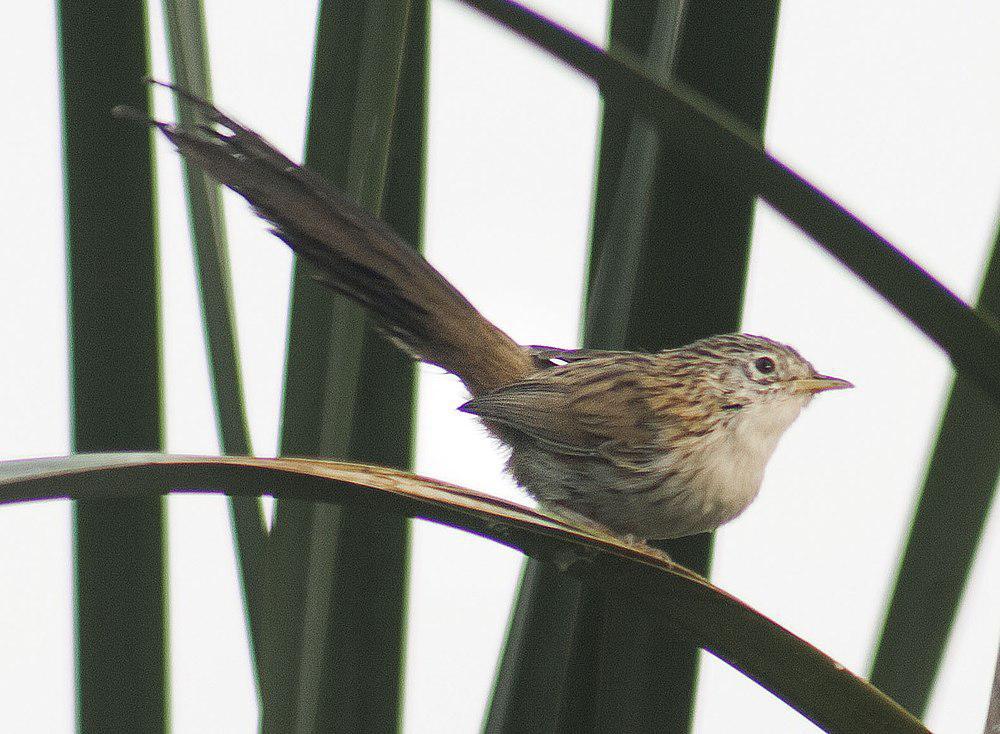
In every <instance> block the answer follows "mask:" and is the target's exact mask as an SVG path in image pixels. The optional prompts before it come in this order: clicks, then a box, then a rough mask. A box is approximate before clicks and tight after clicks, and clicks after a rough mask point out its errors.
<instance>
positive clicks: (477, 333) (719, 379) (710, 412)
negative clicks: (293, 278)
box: [126, 90, 850, 539]
mask: <svg viewBox="0 0 1000 734" xmlns="http://www.w3.org/2000/svg"><path fill="white" fill-rule="evenodd" d="M175 91H177V92H178V94H180V95H181V96H182V97H184V98H186V99H188V100H189V101H191V102H193V103H194V104H195V105H197V106H198V107H199V108H200V109H201V111H202V112H203V113H204V114H205V116H206V118H207V119H208V121H209V122H211V123H213V124H214V125H217V126H219V127H220V128H222V130H221V131H220V130H218V129H215V128H209V127H180V126H176V125H169V124H166V123H161V122H156V121H148V122H149V123H150V124H152V125H154V126H156V127H157V128H158V129H159V130H160V131H161V132H163V133H164V135H166V136H167V137H168V138H169V139H170V140H171V141H173V142H174V143H175V145H176V146H177V148H178V150H179V151H180V152H181V154H182V155H184V156H185V157H186V158H187V159H188V160H190V161H192V162H193V163H195V164H197V165H199V166H200V167H202V168H203V169H205V171H207V172H208V173H209V174H210V175H212V176H214V177H215V178H217V179H218V180H219V181H220V182H222V183H223V184H225V185H226V186H229V187H230V188H232V189H234V190H235V191H237V192H238V193H240V194H242V195H243V196H244V197H246V198H247V200H248V201H250V203H251V204H252V205H253V207H254V208H255V210H256V211H257V212H258V213H259V214H260V215H261V216H262V217H263V218H265V219H266V220H268V221H269V222H271V223H272V224H273V225H274V228H275V229H274V232H275V234H276V235H277V236H278V237H280V238H281V239H282V240H284V241H285V242H286V243H287V244H288V245H289V246H290V247H292V249H293V250H295V252H296V253H298V254H299V255H301V256H302V257H305V258H306V259H307V260H309V261H310V262H312V263H313V264H314V265H316V267H317V268H318V274H317V276H316V277H317V279H318V280H319V281H320V282H322V283H324V284H325V285H327V286H329V287H330V288H332V289H333V290H335V291H337V292H340V293H342V294H344V295H346V296H348V297H349V298H352V299H354V300H355V301H357V302H358V303H360V304H361V305H362V306H364V307H366V308H367V309H368V310H369V311H370V312H371V313H372V315H373V316H374V317H375V319H376V320H377V322H378V324H379V326H380V328H381V329H382V330H383V331H384V332H385V333H386V335H387V336H388V337H389V338H390V339H392V340H393V341H394V342H396V343H397V344H399V345H400V346H401V348H403V349H405V350H406V351H407V352H409V353H410V354H411V355H413V356H414V357H416V358H419V359H422V360H424V361H427V362H430V363H433V364H436V365H439V366H441V367H443V368H444V369H446V370H448V371H449V372H452V373H454V374H455V375H457V376H458V377H459V378H460V379H461V380H462V381H463V382H464V383H465V385H466V386H467V387H468V389H469V392H470V393H471V394H472V399H471V400H470V401H469V402H467V403H466V404H465V405H463V406H462V407H461V410H464V411H466V412H468V413H472V414H475V415H477V416H479V417H480V418H481V419H482V420H483V423H484V424H485V425H486V426H487V427H488V428H489V429H490V431H491V432H493V433H494V434H495V435H496V436H497V437H498V438H499V439H500V440H501V441H503V442H504V443H505V444H506V445H507V446H509V447H510V449H511V454H510V459H509V461H508V469H509V471H510V472H511V474H512V475H513V476H514V477H515V478H516V479H517V481H518V482H519V483H520V484H521V485H522V486H523V487H524V488H525V489H526V490H527V491H528V492H529V493H530V494H531V495H532V496H534V497H535V498H536V499H537V500H538V501H539V502H540V503H541V504H542V505H543V506H545V507H547V508H549V509H551V510H552V511H554V512H556V513H561V514H563V515H565V516H567V517H569V518H571V519H574V520H582V521H585V522H586V523H588V524H591V525H598V526H601V527H603V528H607V529H610V530H611V531H613V532H615V533H617V534H620V535H626V536H632V537H635V538H641V539H646V538H670V537H678V536H682V535H689V534H692V533H697V532H702V531H706V530H713V529H715V528H716V527H718V526H719V525H721V524H722V523H725V522H728V521H729V520H731V519H733V518H734V517H736V516H737V515H738V514H740V513H741V512H742V511H743V510H744V509H745V508H746V507H747V506H748V505H749V504H750V502H751V501H752V500H753V499H754V497H755V496H756V494H757V491H758V489H759V488H760V484H761V480H762V478H763V474H764V467H765V465H766V463H767V461H768V459H769V458H770V456H771V454H772V452H773V451H774V448H775V446H776V445H777V442H778V439H779V438H780V437H781V435H782V433H784V431H785V430H786V429H787V428H788V426H789V425H791V423H792V421H794V420H795V417H796V416H797V415H798V413H799V411H800V410H801V409H802V407H803V406H804V405H805V404H806V403H808V402H809V400H810V398H811V397H812V395H813V394H814V393H815V392H819V391H821V390H827V389H837V388H843V387H850V383H847V382H845V381H843V380H837V379H835V378H830V377H826V376H823V375H819V374H817V373H816V371H815V370H814V369H813V367H812V365H810V364H809V362H807V361H806V360H805V359H803V358H802V357H801V356H800V355H799V354H798V353H797V352H796V351H795V350H794V349H792V348H791V347H787V346H785V345H783V344H779V343H777V342H774V341H771V340H769V339H765V338H763V337H758V336H749V335H744V334H729V335H722V336H715V337H710V338H708V339H703V340H701V341H698V342H695V343H693V344H690V345H688V346H686V347H682V348H680V349H672V350H667V351H663V352H659V353H657V354H639V353H634V352H602V351H596V350H561V349H554V348H550V347H522V346H520V345H518V344H516V343H515V342H514V341H513V340H512V339H511V338H510V337H509V336H507V335H506V334H505V333H504V332H503V331H501V330H500V329H498V328H497V327H496V326H494V325H493V324H492V323H490V322H489V321H487V320H486V319H485V318H484V317H483V316H482V315H481V314H480V313H479V312H478V311H477V310H476V309H475V308H474V307H473V306H472V305H471V304H470V303H469V302H468V300H466V299H465V297H464V296H462V294H461V293H459V292H458V290H456V289H455V288H454V287H453V286H452V285H451V284H450V283H449V282H448V281H447V280H445V279H444V277H443V276H442V275H441V274H440V273H438V272H437V271H436V270H435V269H434V268H433V267H432V266H431V265H430V264H429V263H428V262H427V261H426V260H424V259H423V258H422V257H421V256H420V255H419V254H417V253H416V252H415V251H414V250H412V249H411V248H410V247H409V246H407V245H406V244H405V243H404V242H403V241H402V240H401V239H400V238H399V237H398V236H397V235H396V234H395V233H394V232H393V231H392V230H391V229H389V228H388V227H387V226H386V225H385V224H383V223H382V222H380V221H379V220H378V219H376V218H375V217H373V216H371V215H370V214H368V213H367V212H365V211H364V210H363V209H361V208H360V207H359V206H358V205H357V204H355V203H354V202H352V201H351V200H350V199H349V198H348V197H347V196H346V195H345V194H343V193H342V192H340V191H338V190H337V189H335V188H334V187H333V186H331V185H329V184H328V183H326V182H325V181H324V180H323V179H321V178H320V177H319V176H317V175H315V174H314V173H312V172H310V171H308V170H307V169H304V168H302V167H300V166H298V165H296V164H295V163H293V162H292V161H291V160H289V159H288V158H286V157H285V156H284V155H282V154H281V153H280V152H278V151H277V150H275V149H274V148H273V147H272V146H270V144H268V143H267V142H266V141H264V140H263V139H262V138H261V137H260V136H259V135H257V134H256V133H254V132H253V131H251V130H249V129H247V128H245V127H243V126H242V125H240V124H239V123H237V122H235V121H234V120H232V119H231V118H228V117H226V116H225V115H223V114H221V113H220V112H219V111H218V110H216V109H215V108H214V107H212V106H211V105H208V104H207V103H205V102H203V101H201V100H199V99H197V98H194V97H192V96H191V95H188V94H186V93H184V92H183V91H180V90H175ZM126 114H128V115H129V116H133V117H135V116H137V115H136V113H134V112H130V111H126Z"/></svg>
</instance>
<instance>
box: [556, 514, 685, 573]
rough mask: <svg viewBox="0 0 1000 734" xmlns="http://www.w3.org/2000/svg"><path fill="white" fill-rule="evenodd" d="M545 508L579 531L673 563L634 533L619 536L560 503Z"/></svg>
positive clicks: (663, 553)
mask: <svg viewBox="0 0 1000 734" xmlns="http://www.w3.org/2000/svg"><path fill="white" fill-rule="evenodd" d="M543 507H544V508H545V509H546V510H548V511H549V512H551V513H552V514H553V515H555V516H556V517H558V518H559V519H560V520H563V521H565V522H566V523H567V524H569V525H572V526H573V527H575V528H576V529H578V530H583V531H584V532H586V533H588V534H590V535H595V536H597V537H598V538H601V539H602V540H614V541H617V542H618V543H620V544H622V545H624V546H626V547H628V548H631V549H632V550H637V551H639V552H640V553H645V554H648V555H652V556H656V558H658V559H659V560H661V561H665V562H666V563H673V562H674V561H673V559H672V558H671V557H670V556H669V555H668V554H667V553H666V552H665V551H662V550H660V549H659V548H656V547H655V546H652V545H650V544H649V542H648V541H647V540H646V539H645V538H640V537H639V536H638V535H633V534H632V533H626V534H624V535H619V534H618V533H616V532H615V531H613V530H612V529H611V528H609V527H608V526H607V525H602V524H601V523H599V522H597V521H596V520H592V519H591V518H589V517H587V516H586V515H583V514H581V513H579V512H577V511H576V510H571V509H570V508H568V507H566V505H563V504H560V503H558V502H551V503H545V504H544V505H543Z"/></svg>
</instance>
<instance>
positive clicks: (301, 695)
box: [264, 0, 426, 732]
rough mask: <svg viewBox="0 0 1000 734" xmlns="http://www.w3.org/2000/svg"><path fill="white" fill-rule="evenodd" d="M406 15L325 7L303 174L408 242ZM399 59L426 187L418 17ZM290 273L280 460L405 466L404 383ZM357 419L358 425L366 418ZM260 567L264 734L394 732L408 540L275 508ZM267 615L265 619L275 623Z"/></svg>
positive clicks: (401, 530)
mask: <svg viewBox="0 0 1000 734" xmlns="http://www.w3.org/2000/svg"><path fill="white" fill-rule="evenodd" d="M409 5H410V3H409V2H408V1H407V0H380V1H379V2H336V1H334V0H329V1H327V2H324V3H323V4H322V6H321V10H320V20H319V31H318V34H317V39H316V58H315V67H314V72H313V89H312V103H311V111H310V117H309V132H308V139H307V144H306V163H307V165H309V166H310V167H311V168H312V169H313V170H316V171H317V172H319V173H320V174H322V175H323V176H324V177H325V178H327V179H328V180H330V181H332V182H333V183H335V184H337V185H338V186H340V187H341V188H343V189H344V190H345V191H347V192H348V193H349V194H350V195H351V196H352V197H353V198H354V199H356V200H357V201H359V202H360V203H361V204H362V205H364V206H367V207H368V208H369V209H370V210H371V211H373V212H375V213H378V212H379V211H380V209H381V208H382V199H383V191H384V190H385V188H386V180H387V178H390V179H391V180H392V182H393V188H392V189H391V190H390V194H391V195H392V196H394V197H398V198H397V201H395V202H392V203H391V204H389V205H387V206H386V211H387V212H392V213H393V214H394V215H395V216H397V217H399V220H398V221H396V222H395V223H396V224H398V225H403V226H406V227H408V228H412V229H410V231H404V234H405V235H407V236H409V237H413V238H414V239H415V236H416V234H417V230H416V227H417V225H418V223H419V217H418V214H417V213H416V212H418V210H419V201H420V194H419V192H420V188H421V180H420V178H419V176H412V175H411V176H408V177H405V178H401V175H404V176H405V174H401V173H394V174H393V176H391V177H390V176H387V172H386V168H387V161H388V160H389V158H390V140H391V138H392V131H393V125H394V121H395V120H396V119H397V118H396V110H397V87H398V85H399V80H400V73H401V65H402V58H403V56H404V42H405V39H406V35H407V16H408V13H409ZM419 5H420V7H419V12H417V11H415V12H414V20H413V23H412V28H413V29H412V31H411V32H412V34H413V36H414V42H413V44H411V45H410V46H409V50H410V54H411V55H410V56H409V57H408V59H407V74H406V77H405V79H406V84H407V86H408V89H407V95H408V96H407V98H406V102H405V105H406V107H405V111H404V113H403V114H405V115H407V116H408V117H407V118H406V119H403V118H402V117H400V118H399V121H398V124H399V125H400V126H401V127H400V128H398V129H400V130H405V131H406V135H405V136H404V137H403V139H402V141H401V142H400V143H399V144H398V145H397V146H396V148H395V149H394V150H393V151H392V159H391V162H392V165H393V167H394V169H396V170H398V171H400V172H402V171H404V170H408V171H410V172H411V173H412V172H419V170H420V169H421V163H420V158H421V156H420V152H419V150H420V142H421V139H422V131H423V125H422V119H423V118H422V110H423V74H424V72H423V54H422V49H423V44H424V39H425V33H426V32H425V28H424V19H425V13H424V8H423V3H420V4H419ZM309 267H310V266H307V265H305V264H303V263H298V264H297V265H296V268H295V281H294V285H293V293H294V295H293V300H292V309H291V324H290V328H289V347H288V361H287V369H286V375H287V377H286V386H285V406H284V414H283V426H282V440H281V451H282V453H283V454H286V455H289V454H290V455H299V456H339V457H350V458H354V459H359V458H365V459H368V460H373V461H380V462H384V463H389V464H396V465H406V464H407V463H408V462H409V455H410V442H411V439H410V415H411V412H412V391H413V368H412V366H411V365H410V364H409V363H408V362H407V361H406V360H405V359H404V358H403V357H402V356H401V355H398V354H395V353H393V352H392V351H391V349H390V348H388V347H387V346H386V345H385V344H384V343H382V342H381V341H380V340H379V338H378V337H376V336H375V335H373V333H372V332H371V330H370V329H369V328H368V327H367V323H366V319H365V316H364V314H363V312H362V311H361V310H360V308H358V307H357V306H355V305H354V304H352V303H350V302H348V301H347V300H346V299H344V298H340V297H336V298H334V297H332V296H331V293H330V292H329V291H328V290H326V289H325V288H322V287H321V286H319V285H318V284H316V283H315V282H313V281H312V280H311V278H310V277H309V275H310V272H311V271H310V269H309ZM361 416H364V420H361V419H360V417H361ZM271 538H272V541H273V543H272V545H271V547H270V548H269V554H268V581H269V584H268V593H269V594H273V596H272V601H271V605H270V607H269V609H270V610H271V612H273V614H274V616H273V617H270V618H269V625H268V643H267V644H268V645H270V646H271V647H270V650H269V653H268V655H267V660H268V661H269V663H268V665H269V667H268V675H269V680H270V683H269V684H268V685H267V686H265V690H266V692H267V696H266V700H265V712H264V730H265V731H269V732H270V731H274V732H285V731H290V730H292V729H293V728H295V729H296V730H298V731H305V732H313V731H316V732H319V731H323V732H329V731H346V732H364V731H387V730H392V729H393V728H395V726H396V722H397V719H398V708H399V707H398V704H399V700H400V697H399V690H398V687H399V682H400V679H401V668H400V666H401V650H402V628H403V614H404V588H405V579H406V577H405V564H406V547H407V540H406V538H407V532H406V526H405V525H404V524H403V523H402V522H400V521H399V520H398V519H397V518H386V517H384V516H377V515H376V516H373V515H370V514H368V513H366V512H365V511H364V510H361V509H358V508H349V509H345V510H343V511H341V510H340V509H339V508H334V507H330V506H328V505H322V506H317V505H311V504H308V503H303V502H296V501H294V500H292V501H281V502H279V503H278V506H277V511H276V517H275V524H274V528H273V531H272V534H271ZM271 612H269V614H270V613H271Z"/></svg>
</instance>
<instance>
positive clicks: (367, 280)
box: [126, 85, 535, 395]
mask: <svg viewBox="0 0 1000 734" xmlns="http://www.w3.org/2000/svg"><path fill="white" fill-rule="evenodd" d="M164 86H168V87H170V88H171V89H173V90H174V91H175V92H177V94H179V95H180V96H182V97H183V98H185V99H187V100H188V101H190V102H192V103H194V104H195V105H196V106H198V107H199V108H200V110H201V111H202V112H203V113H204V115H205V116H206V118H207V120H208V121H209V122H211V123H213V124H214V125H217V126H219V127H220V128H222V130H217V129H213V128H211V127H206V126H180V125H171V124H167V123H162V122H158V121H155V120H147V121H146V122H148V123H149V124H151V125H154V126H155V127H157V128H158V129H159V130H160V131H161V132H162V133H163V134H164V135H165V136H166V137H167V138H168V139H170V140H171V141H172V142H173V143H174V145H176V146H177V149H178V151H180V153H181V154H182V155H183V156H184V157H185V158H186V159H188V160H189V161H191V162H192V163H194V164H195V165H197V166H199V167H200V168H202V169H204V170H205V171H206V172H207V173H208V174H209V175H211V176H212V177H213V178H216V179H218V180H219V182H221V183H222V184H224V185H226V186H228V187H229V188H231V189H233V190H234V191H236V192H237V193H239V194H241V195H242V196H243V197H245V198H246V199H247V200H248V201H249V202H250V203H251V205H252V206H253V207H254V209H255V210H256V211H257V213H258V214H259V215H260V216H261V217H263V218H264V219H266V220H267V221H269V222H271V223H272V224H273V225H274V230H273V231H274V233H275V234H276V235H277V236H278V237H279V238H280V239H282V240H283V241H284V242H285V243H287V244H288V245H289V246H290V247H291V248H292V249H293V250H294V251H295V252H296V253H297V254H299V255H300V256H302V257H304V258H305V259H307V260H308V261H310V262H311V263H313V264H314V265H315V266H316V267H317V268H318V269H319V273H318V274H317V276H316V279H317V280H319V281H320V282H321V283H323V284H324V285H326V286H328V287H330V288H331V289H333V290H334V291H337V292H339V293H342V294H344V295H345V296H347V297H349V298H351V299H353V300H354V301H356V302H358V303H359V304H361V305H362V306H363V307H365V308H366V309H368V310H369V311H370V312H371V313H372V315H373V316H374V317H375V319H376V320H377V321H378V322H379V325H380V327H381V328H382V329H383V330H384V331H385V332H386V333H387V335H388V336H389V337H390V338H391V339H392V340H393V341H395V342H397V343H398V344H400V345H401V346H402V347H403V348H404V349H406V350H407V351H408V352H410V353H411V354H413V355H414V356H417V357H418V358H419V359H422V360H424V361H427V362H430V363H433V364H436V365H439V366H440V367H442V368H444V369H446V370H448V371H449V372H452V373H454V374H456V375H458V377H459V378H461V379H462V381H463V382H465V384H466V386H467V387H468V388H469V390H470V391H471V392H472V393H473V394H474V395H475V394H478V393H481V392H486V391H490V390H494V389H496V388H498V387H501V386H503V385H505V384H509V383H511V382H514V381H516V380H518V379H520V378H522V377H524V376H525V375H527V374H529V373H530V372H532V371H534V369H535V368H534V365H533V361H532V359H531V357H530V356H529V355H528V353H527V352H526V351H525V350H524V349H522V348H521V347H520V346H518V345H517V344H516V343H515V342H514V341H513V340H512V339H511V338H510V337H509V336H507V335H506V334H505V333H504V332H502V331H501V330H500V329H498V328H497V327H496V326H494V325H493V324H492V323H490V322H489V321H488V320H487V319H486V318H485V317H483V316H482V314H480V313H479V312H478V311H477V310H476V309H475V307H473V306H472V304H471V303H469V301H468V300H467V299H466V298H465V297H464V296H463V295H462V294H461V293H459V291H458V290H457V289H455V287H454V286H452V285H451V283H449V282H448V281H447V280H446V279H445V278H444V276H442V275H441V274H440V273H439V272H438V271H437V270H435V269H434V268H433V267H432V266H431V265H430V263H428V262H427V261H426V260H425V259H424V258H423V257H422V256H421V255H420V254H419V253H417V252H416V251H415V250H414V249H413V248H411V247H410V246H408V245H407V244H406V243H405V242H403V240H402V239H401V238H400V237H399V236H398V235H397V234H396V233H395V232H393V231H392V229H390V228H389V227H388V226H387V225H386V224H384V223H383V222H381V221H380V220H378V219H377V218H376V217H374V216H373V215H371V214H370V213H368V212H367V211H365V210H364V209H363V208H362V207H361V206H359V205H358V204H357V203H356V202H354V201H352V200H351V199H350V198H349V197H348V196H347V195H346V194H344V193H343V192H341V191H339V190H338V189H336V188H335V187H333V186H332V185H330V184H329V183H327V182H326V181H325V180H324V179H323V178H322V177H320V176H318V175H317V174H315V173H313V172H312V171H310V170H308V169H306V168H303V167H302V166H299V165H298V164H296V163H294V162H293V161H291V160H290V159H289V158H287V157H286V156H284V155H283V154H282V153H280V152H279V151H278V150H276V149H275V148H274V147H273V146H271V145H270V143H268V142H267V141H266V140H264V139H263V138H262V137H261V136H260V135H258V134H257V133H255V132H253V131H252V130H250V129H248V128H246V127H244V126H242V125H241V124H239V123H238V122H236V121H235V120H233V119H232V118H230V117H228V116H226V115H224V114H222V113H221V112H219V111H218V110H217V109H216V108H215V107H214V106H212V105H211V104H209V103H207V102H205V101H204V100H201V99H199V98H197V97H195V96H193V95H191V94H189V93H187V92H185V91H183V90H180V89H177V88H176V87H173V86H171V85H164ZM126 114H129V115H130V116H135V114H134V113H126Z"/></svg>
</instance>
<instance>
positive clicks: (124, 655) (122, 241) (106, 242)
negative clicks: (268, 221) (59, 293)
mask: <svg viewBox="0 0 1000 734" xmlns="http://www.w3.org/2000/svg"><path fill="white" fill-rule="evenodd" d="M145 8H146V4H145V3H144V2H140V1H139V0H132V1H129V2H119V3H115V4H114V7H113V10H112V8H105V9H104V10H103V11H101V12H97V11H95V9H94V7H93V6H92V4H90V3H84V2H70V1H68V0H67V1H64V2H61V3H60V4H59V40H60V63H61V69H62V83H63V88H62V93H63V137H64V146H65V148H64V149H65V166H66V173H65V175H66V207H67V222H68V243H69V249H68V268H69V309H70V342H71V357H70V371H71V385H72V423H73V445H74V447H75V449H76V450H78V451H109V450H128V449H146V450H150V449H156V448H158V447H159V446H160V379H159V378H160V349H159V342H158V326H157V324H158V317H157V290H158V288H157V282H156V248H155V234H154V233H155V227H154V224H153V220H154V216H153V188H152V175H153V171H152V160H151V144H150V139H149V134H148V131H146V130H145V129H143V128H141V127H137V126H134V125H122V124H120V123H118V122H117V121H115V120H114V119H112V117H111V108H112V107H113V106H115V105H117V104H121V103H126V104H130V105H132V106H133V107H135V108H136V109H139V110H147V109H148V106H149V105H148V95H147V91H146V85H145V84H144V83H143V78H144V77H145V76H146V73H147V70H146V59H147V56H148V48H147V40H146V15H145ZM74 532H75V552H76V584H75V591H76V629H77V676H78V678H77V682H78V692H77V695H78V716H79V727H80V730H81V731H88V732H89V731H123V732H124V731H142V732H157V731H163V730H164V729H165V727H166V697H165V689H164V686H165V683H166V678H165V665H166V662H165V661H166V651H165V630H164V588H163V577H164V576H163V575H164V566H163V523H162V502H161V499H160V498H159V497H157V496H155V493H150V492H141V491H136V492H135V493H134V494H133V495H132V496H131V497H129V498H111V497H106V496H105V497H91V498H88V499H86V500H83V501H81V502H79V503H77V505H76V508H75V514H74Z"/></svg>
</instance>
